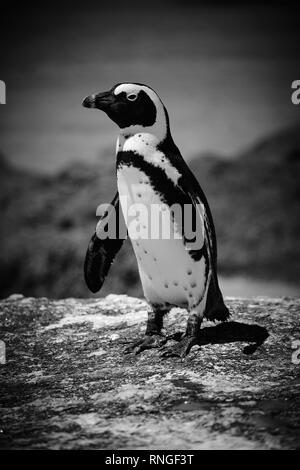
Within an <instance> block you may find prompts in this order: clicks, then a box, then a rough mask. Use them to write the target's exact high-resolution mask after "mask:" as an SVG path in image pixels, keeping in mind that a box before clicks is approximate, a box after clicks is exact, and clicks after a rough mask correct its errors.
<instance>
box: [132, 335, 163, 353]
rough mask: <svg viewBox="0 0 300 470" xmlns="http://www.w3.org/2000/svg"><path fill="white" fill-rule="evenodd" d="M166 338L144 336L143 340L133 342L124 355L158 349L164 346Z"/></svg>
mask: <svg viewBox="0 0 300 470" xmlns="http://www.w3.org/2000/svg"><path fill="white" fill-rule="evenodd" d="M166 342H167V338H166V337H165V336H162V335H146V336H145V337H144V338H142V339H139V340H138V341H135V342H134V343H132V344H130V346H128V347H127V348H126V349H125V351H124V354H130V353H135V354H140V353H141V352H142V351H145V350H146V349H154V348H160V347H162V346H163V345H164V344H166Z"/></svg>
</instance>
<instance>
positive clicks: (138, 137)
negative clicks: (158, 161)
mask: <svg viewBox="0 0 300 470" xmlns="http://www.w3.org/2000/svg"><path fill="white" fill-rule="evenodd" d="M160 143H161V140H160V139H159V138H158V137H157V136H156V135H155V134H152V133H151V132H145V131H141V132H137V133H135V134H132V135H126V134H124V133H120V134H119V137H118V140H117V146H116V153H118V152H128V151H131V152H136V153H138V154H139V155H144V154H145V153H149V152H153V151H156V150H157V148H158V146H159V144H160Z"/></svg>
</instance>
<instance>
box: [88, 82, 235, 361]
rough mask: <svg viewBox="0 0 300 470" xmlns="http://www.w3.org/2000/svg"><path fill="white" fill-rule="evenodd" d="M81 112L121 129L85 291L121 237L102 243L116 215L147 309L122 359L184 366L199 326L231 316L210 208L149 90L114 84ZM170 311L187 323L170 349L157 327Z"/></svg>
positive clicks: (99, 278) (95, 285)
mask: <svg viewBox="0 0 300 470" xmlns="http://www.w3.org/2000/svg"><path fill="white" fill-rule="evenodd" d="M83 106H84V107H86V108H94V109H98V110H101V111H104V112H105V113H106V114H107V116H108V117H109V118H110V119H111V120H112V121H113V122H114V123H115V124H117V126H118V127H119V136H118V139H117V144H116V174H117V193H116V195H115V197H114V199H113V201H112V203H111V205H110V209H109V210H108V211H106V213H105V214H104V215H103V216H102V217H100V220H99V222H98V225H97V229H96V232H95V233H94V235H93V237H92V239H91V241H90V243H89V246H88V249H87V253H86V258H85V264H84V275H85V280H86V283H87V285H88V287H89V288H90V290H91V291H92V292H97V291H98V290H100V289H101V287H102V285H103V282H104V280H105V277H106V276H107V274H108V271H109V268H110V266H111V264H112V262H113V260H114V258H115V256H116V254H117V252H118V251H119V250H120V248H121V246H122V244H123V241H124V239H125V238H126V235H125V236H124V237H123V238H120V237H116V238H109V237H108V238H105V237H103V236H102V235H103V233H104V232H105V231H106V230H107V227H108V224H109V223H110V221H111V219H112V218H114V220H116V219H117V220H119V217H118V216H119V215H120V212H121V213H122V215H123V217H124V220H125V224H126V227H127V234H128V236H129V238H130V239H131V242H132V246H133V250H134V253H135V256H136V260H137V264H138V269H139V275H140V279H141V283H142V287H143V292H144V296H145V299H146V300H147V302H148V304H149V312H148V320H147V326H146V332H145V335H144V337H143V338H141V339H139V340H138V341H136V342H133V343H132V344H131V345H130V346H128V347H127V348H126V350H125V352H126V353H130V352H135V353H136V354H138V353H140V352H142V351H144V350H146V349H152V348H161V347H163V354H162V355H163V356H164V357H170V356H178V357H181V358H183V357H185V356H186V355H187V354H188V353H189V352H190V350H191V348H192V347H193V346H194V345H196V344H199V338H200V337H201V324H202V321H203V319H204V318H206V319H208V320H212V321H216V320H218V321H223V322H224V321H226V320H227V319H228V318H229V316H230V313H229V310H228V308H227V307H226V305H225V303H224V299H223V296H222V293H221V290H220V288H219V283H218V276H217V241H216V233H215V227H214V222H213V218H212V213H211V210H210V207H209V204H208V201H207V199H206V196H205V194H204V192H203V190H202V188H201V186H200V184H199V182H198V181H197V179H196V177H195V176H194V174H193V173H192V171H191V170H190V168H189V167H188V165H187V164H186V162H185V160H184V159H183V157H182V155H181V153H180V151H179V149H178V147H177V146H176V144H175V142H174V140H173V138H172V135H171V130H170V121H169V115H168V112H167V109H166V107H165V106H164V104H163V102H162V100H161V98H160V97H159V95H158V94H157V93H156V92H155V91H154V90H153V89H152V88H151V87H149V86H147V85H144V84H141V83H118V84H117V85H115V86H113V87H112V88H111V89H110V90H109V91H106V92H101V93H96V94H92V95H90V96H88V97H86V98H85V99H84V101H83ZM137 208H139V209H140V210H136V209H137ZM154 208H155V211H153V209H154ZM175 208H176V210H175ZM131 209H134V210H132V211H131V212H132V214H133V216H132V217H131V219H130V220H129V218H128V212H130V210H131ZM152 212H153V213H154V216H153V217H152ZM116 214H117V217H116ZM149 214H150V215H151V217H149ZM159 222H161V225H160V226H161V227H162V229H163V230H165V231H166V234H167V235H168V236H164V235H166V234H165V233H161V232H163V230H162V231H160V232H159V233H158V234H157V233H154V234H153V231H154V232H155V230H156V229H157V227H158V225H159ZM186 222H188V223H186ZM187 225H188V226H189V228H188V230H186V226H187ZM187 232H188V233H187ZM175 306H176V307H181V308H185V309H187V311H188V319H187V326H186V331H185V332H184V333H182V334H180V336H179V337H177V338H176V340H177V343H176V344H172V345H171V346H170V345H167V344H166V343H167V341H168V339H169V338H170V337H167V336H166V334H165V333H164V329H163V319H164V316H165V315H166V314H167V313H168V312H169V311H170V310H171V309H172V308H173V307H175ZM173 343H174V342H173Z"/></svg>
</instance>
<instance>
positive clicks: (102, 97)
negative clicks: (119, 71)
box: [82, 91, 114, 111]
mask: <svg viewBox="0 0 300 470" xmlns="http://www.w3.org/2000/svg"><path fill="white" fill-rule="evenodd" d="M113 102H114V96H113V94H112V93H111V92H110V91H105V92H104V93H97V94H94V95H90V96H87V97H86V98H84V100H83V102H82V106H84V107H85V108H97V109H101V110H102V111H106V110H107V108H108V107H109V106H110V105H111V104H112V103H113Z"/></svg>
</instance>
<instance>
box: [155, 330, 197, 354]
mask: <svg viewBox="0 0 300 470" xmlns="http://www.w3.org/2000/svg"><path fill="white" fill-rule="evenodd" d="M178 334H179V333H178ZM169 339H171V338H169ZM172 339H175V341H178V338H172ZM196 344H198V338H197V337H196V336H186V335H184V334H183V335H182V337H181V339H180V340H179V341H178V342H177V343H176V344H172V345H171V346H166V347H165V348H163V352H162V354H161V357H181V359H183V358H184V357H185V356H187V355H188V353H189V352H190V350H191V349H192V347H193V346H195V345H196Z"/></svg>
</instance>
